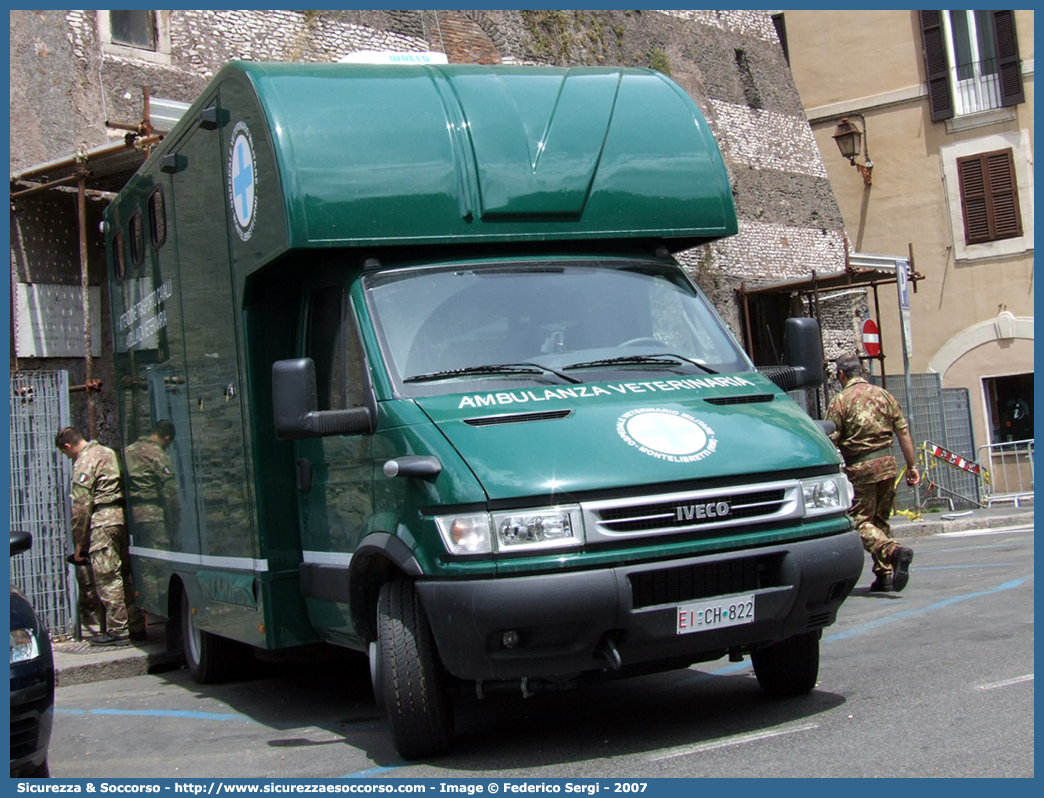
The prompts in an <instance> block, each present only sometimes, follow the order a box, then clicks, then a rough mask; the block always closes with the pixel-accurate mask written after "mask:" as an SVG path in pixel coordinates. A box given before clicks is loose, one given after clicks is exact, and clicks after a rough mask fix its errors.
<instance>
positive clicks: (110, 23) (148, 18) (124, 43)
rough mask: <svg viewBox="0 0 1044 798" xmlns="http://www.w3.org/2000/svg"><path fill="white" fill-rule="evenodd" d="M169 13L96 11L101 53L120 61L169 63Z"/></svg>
mask: <svg viewBox="0 0 1044 798" xmlns="http://www.w3.org/2000/svg"><path fill="white" fill-rule="evenodd" d="M169 16H170V12H169V11H150V10H144V11H143V10H130V11H99V12H98V38H99V39H100V40H101V43H102V52H104V53H106V54H109V55H117V56H120V57H122V58H134V59H137V60H140V61H152V62H153V63H157V64H169V63H170V33H169V31H168V22H169Z"/></svg>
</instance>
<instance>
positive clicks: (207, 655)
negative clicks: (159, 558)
mask: <svg viewBox="0 0 1044 798" xmlns="http://www.w3.org/2000/svg"><path fill="white" fill-rule="evenodd" d="M181 649H182V652H183V654H184V656H185V665H186V666H187V667H188V669H189V673H190V674H191V675H192V678H193V679H194V680H195V681H196V682H199V684H217V683H218V682H224V681H227V680H228V679H230V678H231V677H232V676H233V675H234V674H235V673H236V671H237V670H238V666H239V664H240V663H241V662H242V660H243V650H242V646H241V644H240V643H238V642H237V641H235V640H228V639H227V638H224V637H218V636H217V635H215V634H211V633H210V632H204V631H203V630H202V629H200V628H199V627H198V626H196V625H195V624H194V623H193V622H192V606H191V604H190V603H189V597H188V593H186V592H185V591H182V593H181Z"/></svg>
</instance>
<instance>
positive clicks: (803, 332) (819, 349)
mask: <svg viewBox="0 0 1044 798" xmlns="http://www.w3.org/2000/svg"><path fill="white" fill-rule="evenodd" d="M785 335H786V345H785V347H784V348H785V351H786V358H787V365H785V366H765V367H759V368H758V371H759V372H761V373H762V374H764V375H765V376H766V377H768V378H769V379H770V380H772V381H773V382H774V383H776V385H778V386H779V387H780V388H782V389H783V390H784V391H796V390H799V389H801V388H818V387H819V386H820V385H822V384H823V341H822V339H821V338H820V336H819V322H817V321H816V320H815V319H810V318H806V317H794V318H790V319H787V322H786V327H785Z"/></svg>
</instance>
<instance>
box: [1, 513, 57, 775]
mask: <svg viewBox="0 0 1044 798" xmlns="http://www.w3.org/2000/svg"><path fill="white" fill-rule="evenodd" d="M32 545H33V536H32V535H30V534H29V533H28V532H12V533H11V556H12V557H13V556H14V555H16V554H21V553H22V552H23V551H28V550H29V549H30V548H31V547H32ZM53 721H54V653H53V652H52V650H51V638H50V636H49V635H48V634H47V629H45V628H44V626H43V624H42V623H40V619H39V618H38V617H37V616H36V612H35V611H34V610H33V605H32V604H30V603H29V602H28V601H27V600H26V598H25V596H23V595H22V594H21V593H19V592H18V590H17V588H15V586H14V585H11V776H12V777H30V778H33V777H35V778H47V776H49V775H50V773H49V771H48V768H47V748H48V746H49V745H50V743H51V725H52V723H53Z"/></svg>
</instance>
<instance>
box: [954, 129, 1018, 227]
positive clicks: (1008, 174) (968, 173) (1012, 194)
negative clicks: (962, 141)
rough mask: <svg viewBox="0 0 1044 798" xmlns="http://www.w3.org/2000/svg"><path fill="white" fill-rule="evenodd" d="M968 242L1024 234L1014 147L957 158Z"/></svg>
mask: <svg viewBox="0 0 1044 798" xmlns="http://www.w3.org/2000/svg"><path fill="white" fill-rule="evenodd" d="M957 174H958V179H959V181H960V190H961V206H962V209H963V213H964V242H965V244H969V245H970V244H982V243H985V242H987V241H998V240H1000V239H1003V238H1017V237H1019V236H1021V235H1022V215H1021V212H1020V210H1019V193H1018V184H1017V181H1016V179H1015V162H1014V158H1013V156H1012V151H1011V150H998V151H996V152H988V153H983V154H981V155H972V156H969V157H967V158H958V159H957Z"/></svg>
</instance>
